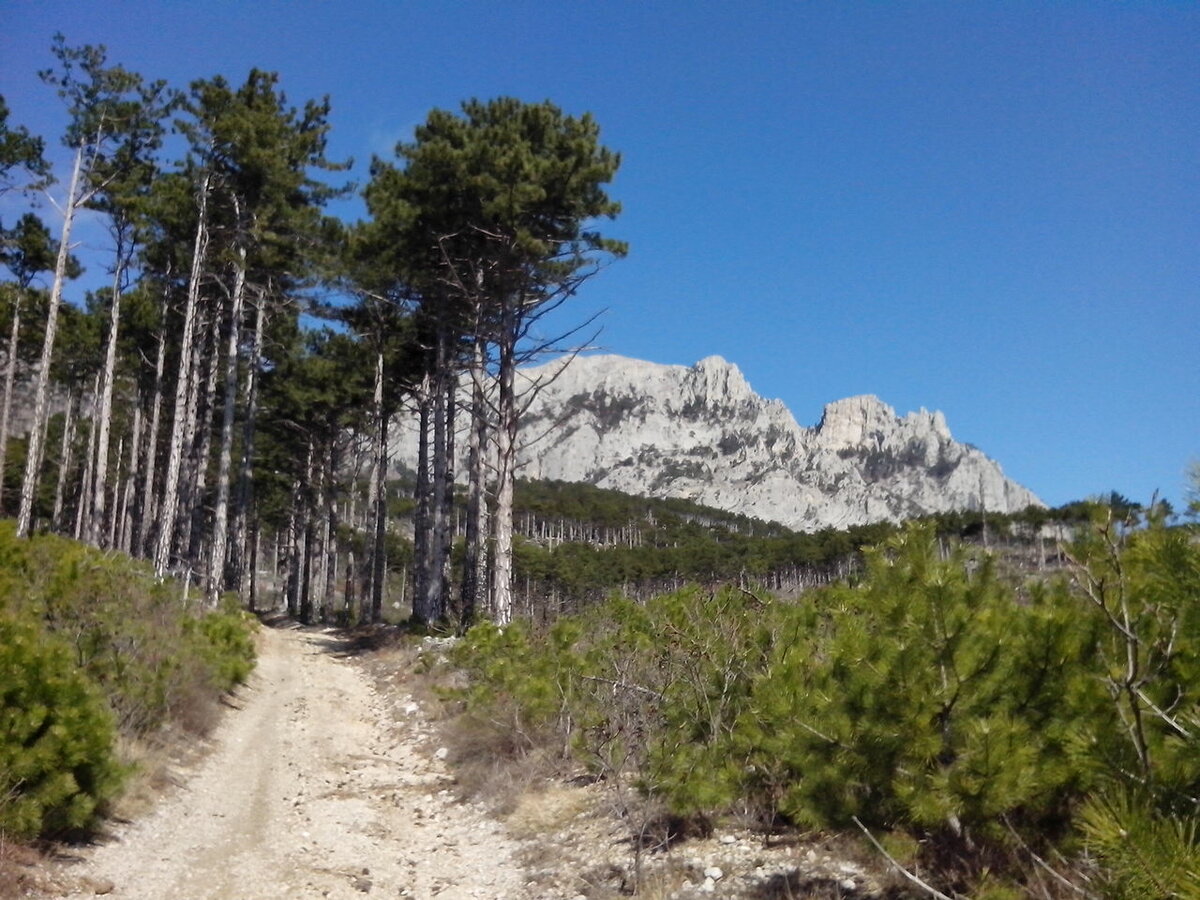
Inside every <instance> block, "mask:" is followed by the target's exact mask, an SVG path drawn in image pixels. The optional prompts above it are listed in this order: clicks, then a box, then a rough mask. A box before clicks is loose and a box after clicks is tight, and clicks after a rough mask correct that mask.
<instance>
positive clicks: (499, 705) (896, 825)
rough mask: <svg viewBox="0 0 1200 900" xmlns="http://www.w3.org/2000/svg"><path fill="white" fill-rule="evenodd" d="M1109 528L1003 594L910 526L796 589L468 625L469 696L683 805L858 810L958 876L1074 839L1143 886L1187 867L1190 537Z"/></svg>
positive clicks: (1196, 614)
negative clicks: (859, 563)
mask: <svg viewBox="0 0 1200 900" xmlns="http://www.w3.org/2000/svg"><path fill="white" fill-rule="evenodd" d="M1110 524H1111V523H1110ZM1120 527H1121V529H1124V530H1120V531H1117V532H1113V531H1112V530H1109V531H1107V532H1106V531H1105V530H1104V529H1103V528H1101V529H1100V530H1098V531H1097V532H1096V534H1095V537H1094V538H1091V539H1089V540H1088V541H1085V542H1084V543H1083V544H1082V545H1081V546H1080V547H1078V548H1076V550H1075V551H1074V554H1075V557H1076V560H1077V567H1076V570H1075V572H1074V574H1073V576H1072V578H1070V579H1062V580H1059V581H1057V582H1047V581H1041V582H1035V583H1033V584H1030V585H1025V586H1018V585H1016V584H1014V583H1011V582H1009V581H1006V580H1005V579H1004V578H1002V577H1001V576H1000V575H999V574H998V571H997V569H996V567H995V565H994V564H993V561H992V559H991V558H990V557H989V556H988V555H987V554H985V553H983V552H981V551H978V550H974V551H972V550H968V549H965V548H963V547H958V548H955V549H952V550H951V551H950V552H948V553H947V552H946V550H945V549H944V547H943V546H942V545H941V544H940V542H939V541H938V540H937V538H936V533H935V532H934V531H933V529H932V528H931V527H928V526H926V527H909V528H907V529H906V530H905V531H903V532H902V533H900V534H898V535H896V536H895V537H893V538H891V539H889V540H888V541H887V542H885V543H884V544H883V545H881V546H880V547H878V548H876V549H875V550H873V551H870V552H868V553H867V554H866V571H865V573H863V575H862V577H861V578H860V579H859V580H858V581H857V582H856V583H855V584H853V585H839V586H835V587H831V588H828V589H825V590H821V591H814V592H810V593H808V594H806V595H804V596H803V597H802V598H800V599H799V600H797V601H795V602H792V603H784V602H779V601H775V600H772V599H769V598H766V597H764V596H761V595H757V594H754V593H751V592H747V591H741V590H737V589H731V588H726V589H723V590H719V591H716V592H705V591H700V590H697V589H694V588H690V589H685V590H682V591H677V592H675V593H672V594H666V595H663V596H660V597H656V598H653V599H652V600H650V601H648V602H646V603H645V604H637V603H633V602H630V601H628V600H624V599H619V598H618V599H613V600H610V601H608V602H607V603H604V604H601V605H599V606H596V607H593V608H591V609H589V610H587V611H586V612H584V613H583V614H581V615H578V616H572V617H567V618H564V619H561V620H559V621H558V622H557V623H556V624H555V625H554V626H553V627H552V628H550V629H548V630H546V631H543V632H538V631H535V630H533V629H532V628H530V627H529V626H526V625H519V626H514V627H512V628H509V629H506V630H503V631H501V630H499V629H495V628H492V627H490V626H485V627H483V628H479V629H476V630H474V631H472V632H471V633H470V634H469V635H468V638H467V640H466V641H464V642H463V643H462V644H461V645H460V647H459V649H458V655H457V660H458V661H459V662H460V663H461V664H462V665H463V666H464V667H466V668H467V670H468V672H469V673H470V675H471V676H472V678H471V687H470V688H469V689H468V691H467V694H466V697H467V706H468V709H469V710H470V711H471V713H472V714H473V715H475V716H477V717H478V718H479V719H480V720H481V721H485V720H486V721H490V722H492V723H493V725H494V727H496V728H497V729H498V730H500V731H504V730H506V729H508V730H510V731H515V732H519V733H521V734H522V735H524V737H525V738H526V739H527V743H528V742H532V741H536V740H543V741H554V740H558V741H559V742H560V745H561V746H562V747H564V748H569V749H570V750H571V751H572V752H573V754H574V755H575V757H576V758H577V759H578V760H579V761H580V762H582V763H583V764H585V765H586V766H588V767H589V768H590V769H591V770H592V771H593V772H595V773H596V774H599V775H603V776H605V777H606V778H607V779H609V780H610V781H614V782H615V781H625V782H630V783H635V784H637V785H639V786H640V787H641V789H642V790H643V791H644V792H645V793H646V794H648V795H650V796H652V797H656V798H659V799H661V800H662V801H664V802H665V803H666V804H667V805H668V806H669V807H670V809H671V811H672V812H674V813H677V814H682V815H684V816H692V817H699V818H706V817H711V816H712V815H714V814H720V813H722V812H724V811H728V810H733V809H739V810H743V811H744V810H751V811H754V812H757V813H758V814H759V815H761V816H762V817H763V818H764V819H766V820H777V819H784V820H787V821H790V822H792V823H795V824H798V825H803V826H807V827H816V828H819V829H831V830H837V829H843V828H849V829H852V830H853V829H855V828H856V826H855V825H854V822H855V820H856V819H857V820H858V821H859V822H861V823H863V824H864V825H865V826H866V827H868V828H871V829H872V830H874V831H877V832H879V831H901V832H909V833H912V834H914V835H916V836H918V837H920V838H921V839H922V842H923V843H922V846H925V847H927V848H934V849H935V850H936V849H937V848H941V850H943V851H948V856H947V857H946V858H947V859H949V858H951V857H954V858H959V856H958V854H960V853H961V854H965V855H966V856H970V855H972V854H973V855H974V857H975V858H976V859H977V860H979V869H978V871H979V873H983V872H984V871H986V868H987V866H988V865H990V863H989V862H988V861H987V860H989V859H990V860H993V861H994V860H1003V859H1007V860H1009V861H1011V860H1014V859H1018V858H1024V856H1023V855H1026V854H1027V853H1028V849H1029V848H1030V847H1033V848H1042V849H1045V848H1046V847H1047V845H1049V844H1057V846H1058V848H1059V849H1062V850H1069V849H1071V848H1073V847H1074V848H1079V847H1081V846H1082V844H1081V843H1080V838H1081V837H1082V838H1083V839H1084V841H1086V843H1087V845H1088V846H1089V847H1091V849H1092V851H1093V853H1094V855H1095V857H1096V858H1097V859H1098V860H1099V862H1100V863H1101V864H1102V865H1103V866H1105V867H1107V868H1108V869H1109V871H1110V875H1111V880H1112V883H1113V884H1114V885H1116V886H1117V887H1116V888H1114V890H1115V891H1116V892H1117V895H1118V896H1140V895H1142V894H1139V891H1142V890H1143V887H1142V886H1145V885H1153V884H1155V883H1157V882H1154V881H1153V878H1160V879H1161V878H1167V879H1168V880H1169V879H1170V878H1174V877H1175V876H1174V875H1172V874H1171V873H1173V872H1187V873H1191V874H1190V875H1189V876H1188V877H1192V876H1193V875H1194V873H1195V868H1194V863H1195V860H1196V858H1197V836H1198V834H1200V827H1197V821H1198V816H1197V811H1196V800H1195V798H1196V797H1197V796H1200V543H1198V542H1197V540H1196V535H1195V534H1194V533H1193V532H1191V531H1188V530H1186V529H1169V528H1164V527H1161V525H1153V526H1152V527H1149V528H1145V529H1141V530H1137V531H1133V532H1130V531H1128V525H1127V524H1122V525H1121V526H1120ZM500 709H502V710H503V713H502V714H496V711H497V710H500ZM1112 796H1117V797H1125V796H1136V797H1137V800H1136V802H1133V801H1129V802H1122V803H1118V802H1117V801H1112V800H1105V799H1104V798H1108V797H1112ZM1081 809H1083V810H1084V812H1083V813H1082V814H1081V813H1080V810H1081ZM1123 835H1124V836H1127V837H1128V841H1127V842H1126V843H1124V844H1122V841H1125V839H1126V838H1125V837H1122V836H1123ZM929 838H933V840H928V841H927V840H926V839H929ZM1137 841H1142V842H1144V844H1145V846H1144V849H1143V848H1140V847H1139V845H1138V843H1137ZM989 854H990V855H989ZM925 862H926V863H929V862H930V860H928V859H927V860H925ZM1139 867H1140V868H1139ZM1189 867H1190V868H1189ZM1139 872H1140V873H1141V874H1138V873H1139ZM1146 873H1150V874H1149V875H1146ZM1143 876H1145V877H1146V878H1150V879H1151V880H1144V877H1143ZM979 877H982V875H980V876H979ZM1138 879H1143V880H1138ZM980 883H982V882H980ZM1005 885H1006V882H1005V881H1004V879H1003V878H1001V880H1000V881H997V882H996V883H995V884H993V885H992V887H991V888H989V889H994V891H1001V892H1002V891H1003V890H1008V888H1007V887H1006V886H1005ZM1122 885H1133V886H1132V887H1121V886H1122ZM1147 890H1149V888H1147ZM1122 892H1123V893H1122ZM1144 895H1145V896H1168V895H1166V894H1154V893H1150V894H1144ZM1185 895H1186V896H1194V895H1195V894H1194V893H1193V894H1181V895H1180V896H1185Z"/></svg>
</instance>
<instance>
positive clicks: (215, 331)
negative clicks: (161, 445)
mask: <svg viewBox="0 0 1200 900" xmlns="http://www.w3.org/2000/svg"><path fill="white" fill-rule="evenodd" d="M220 318H221V316H220V311H219V310H215V309H214V310H212V314H211V318H210V319H209V325H208V337H207V340H205V342H204V344H203V345H197V347H196V359H195V361H193V363H192V369H193V371H194V373H195V374H196V384H195V385H194V388H195V390H196V391H197V395H196V396H195V397H194V398H193V402H192V410H193V413H192V415H191V416H190V418H189V422H188V434H187V437H188V441H187V443H188V444H189V445H191V446H192V448H193V450H192V454H191V456H190V457H189V461H188V468H187V482H186V484H187V490H186V493H184V494H183V495H182V496H184V497H185V500H184V503H183V509H185V510H190V515H188V516H187V517H186V518H184V519H183V522H182V524H183V531H182V534H181V535H180V539H181V541H182V549H183V550H184V552H185V553H186V554H187V560H188V565H189V566H190V567H191V568H192V569H193V570H197V569H199V571H198V572H197V573H196V574H197V575H199V576H200V577H203V572H204V569H203V567H202V565H201V560H202V559H203V552H204V551H203V543H204V538H205V532H206V528H205V525H206V524H207V523H206V521H205V520H206V518H207V512H208V510H207V509H206V508H205V505H204V501H205V495H206V493H207V490H208V461H209V458H210V457H211V455H212V436H213V423H212V415H213V407H214V406H215V404H216V397H217V374H218V372H219V369H220V367H219V366H218V365H217V356H218V353H219V344H220V324H221V323H220ZM201 368H203V370H204V396H203V397H202V398H201V397H199V395H198V391H199V382H200V378H199V373H200V371H201ZM201 401H203V402H201Z"/></svg>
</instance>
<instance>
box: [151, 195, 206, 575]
mask: <svg viewBox="0 0 1200 900" xmlns="http://www.w3.org/2000/svg"><path fill="white" fill-rule="evenodd" d="M208 191H209V176H208V175H205V176H204V178H203V179H202V180H201V182H200V196H199V207H200V208H199V213H198V216H197V219H196V240H195V244H194V246H193V248H192V271H191V275H190V277H189V278H188V291H187V301H186V305H185V307H184V314H183V335H182V338H181V340H180V348H181V349H180V353H179V377H178V379H177V381H176V383H175V412H174V418H173V420H172V423H171V443H170V447H169V449H168V453H167V471H166V482H165V483H164V485H163V497H162V504H161V507H160V509H161V515H160V516H159V532H158V544H157V546H156V547H155V551H154V570H155V572H157V573H158V574H159V575H160V576H161V575H164V574H165V573H166V571H167V568H168V567H169V566H170V563H171V544H172V541H173V539H174V537H175V520H176V516H177V515H178V511H179V510H178V507H179V470H180V466H181V463H182V461H183V439H184V430H185V419H186V418H187V417H188V409H187V407H188V396H189V391H188V386H189V382H190V381H191V380H192V378H191V357H192V354H191V353H190V348H191V346H192V342H193V341H194V340H195V334H196V308H197V306H198V305H199V302H200V276H201V274H202V273H203V270H204V256H205V253H206V251H207V248H208Z"/></svg>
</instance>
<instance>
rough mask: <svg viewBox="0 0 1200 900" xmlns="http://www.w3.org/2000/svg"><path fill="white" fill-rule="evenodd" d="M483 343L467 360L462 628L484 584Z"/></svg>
mask: <svg viewBox="0 0 1200 900" xmlns="http://www.w3.org/2000/svg"><path fill="white" fill-rule="evenodd" d="M483 363H484V345H483V340H482V339H481V338H476V340H475V349H474V355H473V359H472V361H471V426H470V434H469V437H468V447H467V477H468V484H467V520H466V533H465V536H464V543H465V550H466V553H465V555H464V557H463V580H462V595H461V599H460V601H459V602H460V609H459V621H460V626H461V627H463V628H466V627H469V626H470V625H471V623H472V622H474V620H475V615H476V611H477V608H478V605H479V593H480V591H481V590H482V589H483V588H484V587H485V586H486V584H487V581H486V579H487V552H486V545H485V538H486V534H487V530H486V526H487V504H486V502H485V488H486V485H487V426H488V412H487V405H486V400H487V398H486V396H485V395H484V378H485V377H486V373H485V372H484V369H483Z"/></svg>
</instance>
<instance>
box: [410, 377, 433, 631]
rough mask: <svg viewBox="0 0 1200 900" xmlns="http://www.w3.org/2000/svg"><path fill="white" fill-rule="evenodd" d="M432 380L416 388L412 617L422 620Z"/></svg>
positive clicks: (426, 587) (428, 574)
mask: <svg viewBox="0 0 1200 900" xmlns="http://www.w3.org/2000/svg"><path fill="white" fill-rule="evenodd" d="M432 381H433V379H432V378H431V377H430V376H429V375H426V376H425V377H424V378H423V379H422V380H421V385H420V387H419V388H418V391H417V398H416V399H417V410H418V413H417V419H418V425H417V427H418V429H419V433H418V435H417V484H416V487H415V497H414V499H415V500H416V509H415V510H414V512H413V602H412V614H413V618H414V619H417V620H420V621H423V620H424V617H425V601H426V598H427V597H428V594H429V581H430V578H431V577H432V573H431V568H432V559H431V554H430V546H431V541H430V540H429V537H430V527H429V519H430V502H429V501H430V481H431V479H430V472H429V468H430V465H429V443H430V441H429V436H430V434H429V433H430V426H431V425H432V422H433V419H434V416H433V387H432Z"/></svg>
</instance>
